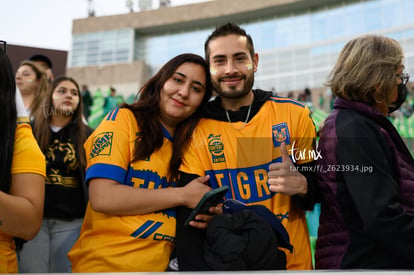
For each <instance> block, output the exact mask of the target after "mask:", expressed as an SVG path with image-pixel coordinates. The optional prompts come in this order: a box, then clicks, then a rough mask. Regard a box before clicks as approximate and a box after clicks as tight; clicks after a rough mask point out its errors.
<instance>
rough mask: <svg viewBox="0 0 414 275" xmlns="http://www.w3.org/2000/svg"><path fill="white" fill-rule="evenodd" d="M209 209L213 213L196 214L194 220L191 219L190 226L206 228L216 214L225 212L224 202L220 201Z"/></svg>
mask: <svg viewBox="0 0 414 275" xmlns="http://www.w3.org/2000/svg"><path fill="white" fill-rule="evenodd" d="M209 211H210V213H211V214H198V215H197V216H195V218H194V220H192V221H190V226H192V227H195V228H198V229H206V228H207V226H208V223H209V222H210V220H211V219H212V218H213V216H214V215H220V214H223V204H222V203H220V204H218V205H217V206H212V207H210V209H209Z"/></svg>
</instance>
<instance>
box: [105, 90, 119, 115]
mask: <svg viewBox="0 0 414 275" xmlns="http://www.w3.org/2000/svg"><path fill="white" fill-rule="evenodd" d="M109 90H110V92H109V95H108V96H107V97H106V98H105V102H104V106H103V108H104V114H107V113H109V112H110V111H112V110H113V109H115V108H116V107H117V106H118V100H119V99H118V97H117V96H116V89H115V88H114V87H110V88H109Z"/></svg>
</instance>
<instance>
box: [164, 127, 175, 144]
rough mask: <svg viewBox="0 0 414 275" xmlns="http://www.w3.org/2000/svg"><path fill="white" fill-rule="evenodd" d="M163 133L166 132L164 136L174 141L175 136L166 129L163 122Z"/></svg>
mask: <svg viewBox="0 0 414 275" xmlns="http://www.w3.org/2000/svg"><path fill="white" fill-rule="evenodd" d="M161 128H162V133H163V134H164V137H165V138H166V139H168V140H169V141H171V142H173V140H174V138H173V137H172V136H171V134H170V133H169V132H168V131H167V129H165V127H164V125H162V124H161Z"/></svg>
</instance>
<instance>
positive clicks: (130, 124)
mask: <svg viewBox="0 0 414 275" xmlns="http://www.w3.org/2000/svg"><path fill="white" fill-rule="evenodd" d="M137 130H138V126H137V122H136V119H135V117H134V115H133V114H132V112H131V111H130V110H128V109H124V108H115V109H114V110H113V111H111V112H109V113H108V114H107V115H106V116H105V118H104V119H103V120H102V122H101V124H100V125H99V126H98V127H97V128H96V129H95V131H94V132H93V133H92V134H91V135H90V136H89V138H88V139H87V141H86V142H85V144H84V147H85V154H86V161H87V169H86V182H88V181H89V180H90V179H93V178H107V179H112V180H115V181H118V182H120V183H123V182H124V180H125V176H126V173H127V171H128V167H129V165H130V163H131V161H132V158H133V153H134V152H133V150H134V144H135V139H136V134H137Z"/></svg>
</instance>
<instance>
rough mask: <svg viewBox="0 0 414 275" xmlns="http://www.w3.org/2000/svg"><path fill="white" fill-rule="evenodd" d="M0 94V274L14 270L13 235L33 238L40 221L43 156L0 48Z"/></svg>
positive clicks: (43, 171)
mask: <svg viewBox="0 0 414 275" xmlns="http://www.w3.org/2000/svg"><path fill="white" fill-rule="evenodd" d="M0 42H2V43H4V47H6V44H5V42H4V41H0ZM4 49H5V48H4ZM0 95H1V96H0V116H1V119H2V122H1V123H0V133H1V134H0V163H1V165H0V221H1V223H0V273H17V272H18V268H17V257H16V252H15V242H14V238H16V237H17V238H20V239H24V240H30V239H32V238H34V237H35V235H36V234H37V232H38V231H39V228H40V224H41V221H42V213H43V201H44V192H45V191H44V180H45V157H44V156H43V154H42V152H41V151H40V149H39V146H38V145H37V143H36V140H35V139H34V137H33V134H32V131H31V128H30V124H29V123H28V121H27V117H23V118H19V119H18V116H17V115H18V111H17V107H16V105H20V102H19V100H17V101H16V98H17V99H18V98H19V94H18V93H17V92H16V83H15V80H14V73H13V69H12V65H11V63H10V60H9V58H8V56H7V55H6V54H5V50H3V49H2V48H1V47H0ZM23 113H24V110H23ZM24 118H25V119H26V120H25V121H22V120H21V119H24Z"/></svg>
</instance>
